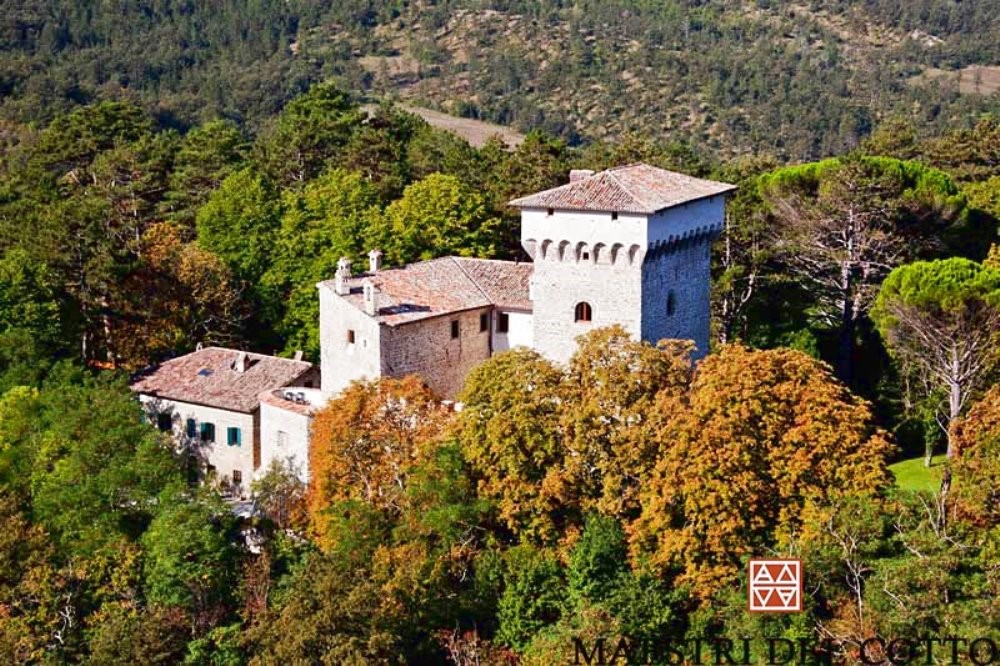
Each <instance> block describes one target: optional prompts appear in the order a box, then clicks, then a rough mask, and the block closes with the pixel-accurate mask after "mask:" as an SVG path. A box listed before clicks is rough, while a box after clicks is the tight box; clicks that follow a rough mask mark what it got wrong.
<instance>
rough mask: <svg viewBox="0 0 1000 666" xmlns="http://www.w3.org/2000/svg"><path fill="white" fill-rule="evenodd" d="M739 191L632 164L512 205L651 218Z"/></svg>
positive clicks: (532, 195) (588, 177) (522, 199)
mask: <svg viewBox="0 0 1000 666" xmlns="http://www.w3.org/2000/svg"><path fill="white" fill-rule="evenodd" d="M735 189H736V187H735V186H734V185H729V184H728V183H719V182H716V181H713V180H703V179H701V178H694V177H693V176H687V175H684V174H682V173H676V172H673V171H667V170H666V169H659V168H657V167H654V166H649V165H648V164H629V165H627V166H621V167H615V168H613V169H608V170H607V171H601V172H599V173H595V174H593V175H591V176H587V177H585V178H581V179H579V180H576V181H573V182H570V183H567V184H566V185H561V186H559V187H555V188H552V189H551V190H545V191H544V192H538V193H537V194H531V195H528V196H526V197H521V198H520V199H514V200H513V201H511V202H510V205H511V206H517V207H519V208H554V209H560V210H592V211H618V212H622V213H639V214H643V215H651V214H653V213H658V212H659V211H661V210H665V209H667V208H673V207H674V206H680V205H681V204H685V203H689V202H691V201H696V200H698V199H704V198H706V197H712V196H716V195H718V194H725V193H726V192H731V191H732V190H735Z"/></svg>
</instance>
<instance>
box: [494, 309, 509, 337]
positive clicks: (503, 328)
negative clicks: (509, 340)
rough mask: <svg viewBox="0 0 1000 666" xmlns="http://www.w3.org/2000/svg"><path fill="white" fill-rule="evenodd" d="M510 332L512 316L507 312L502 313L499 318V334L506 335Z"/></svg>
mask: <svg viewBox="0 0 1000 666" xmlns="http://www.w3.org/2000/svg"><path fill="white" fill-rule="evenodd" d="M509 330H510V315H509V314H507V313H506V312H501V313H500V316H499V317H497V333H506V332H507V331H509Z"/></svg>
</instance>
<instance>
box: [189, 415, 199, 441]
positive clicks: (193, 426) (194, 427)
mask: <svg viewBox="0 0 1000 666" xmlns="http://www.w3.org/2000/svg"><path fill="white" fill-rule="evenodd" d="M197 434H198V424H197V423H195V420H194V419H188V420H187V436H188V437H190V438H191V439H194V438H195V436H197Z"/></svg>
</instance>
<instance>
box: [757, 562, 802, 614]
mask: <svg viewBox="0 0 1000 666" xmlns="http://www.w3.org/2000/svg"><path fill="white" fill-rule="evenodd" d="M747 583H748V585H747V588H748V590H749V595H750V612H751V613H797V612H799V611H801V610H802V561H801V560H797V559H779V560H757V559H752V560H750V575H749V577H748V578H747Z"/></svg>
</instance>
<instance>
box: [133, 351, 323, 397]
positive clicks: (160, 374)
mask: <svg viewBox="0 0 1000 666" xmlns="http://www.w3.org/2000/svg"><path fill="white" fill-rule="evenodd" d="M241 353H242V352H240V351H239V350H238V349H225V348H223V347H206V348H204V349H199V350H198V351H195V352H191V353H190V354H186V355H184V356H180V357H178V358H174V359H171V360H169V361H165V362H163V363H161V364H160V365H158V366H154V367H152V368H149V369H147V370H145V371H143V372H141V373H139V374H138V375H137V376H136V377H135V378H134V380H133V381H132V390H133V391H136V392H137V393H143V394H145V395H150V396H155V397H158V398H164V399H167V400H178V401H181V402H191V403H195V404H199V405H208V406H210V407H218V408H219V409H228V410H230V411H234V412H247V413H249V412H252V411H254V410H256V409H257V407H258V406H259V405H260V394H261V393H262V392H264V391H266V390H268V389H276V388H280V387H282V386H288V385H289V384H291V383H292V382H294V381H295V380H297V379H298V378H299V377H301V376H302V375H303V374H305V373H306V372H308V371H309V370H310V369H311V368H312V367H313V366H312V363H307V362H305V361H295V360H292V359H288V358H279V357H277V356H265V355H263V354H253V353H249V352H248V353H247V360H246V369H245V370H244V371H243V372H238V371H237V370H236V369H235V367H234V366H235V362H236V359H237V357H238V356H239V355H240V354H241Z"/></svg>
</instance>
